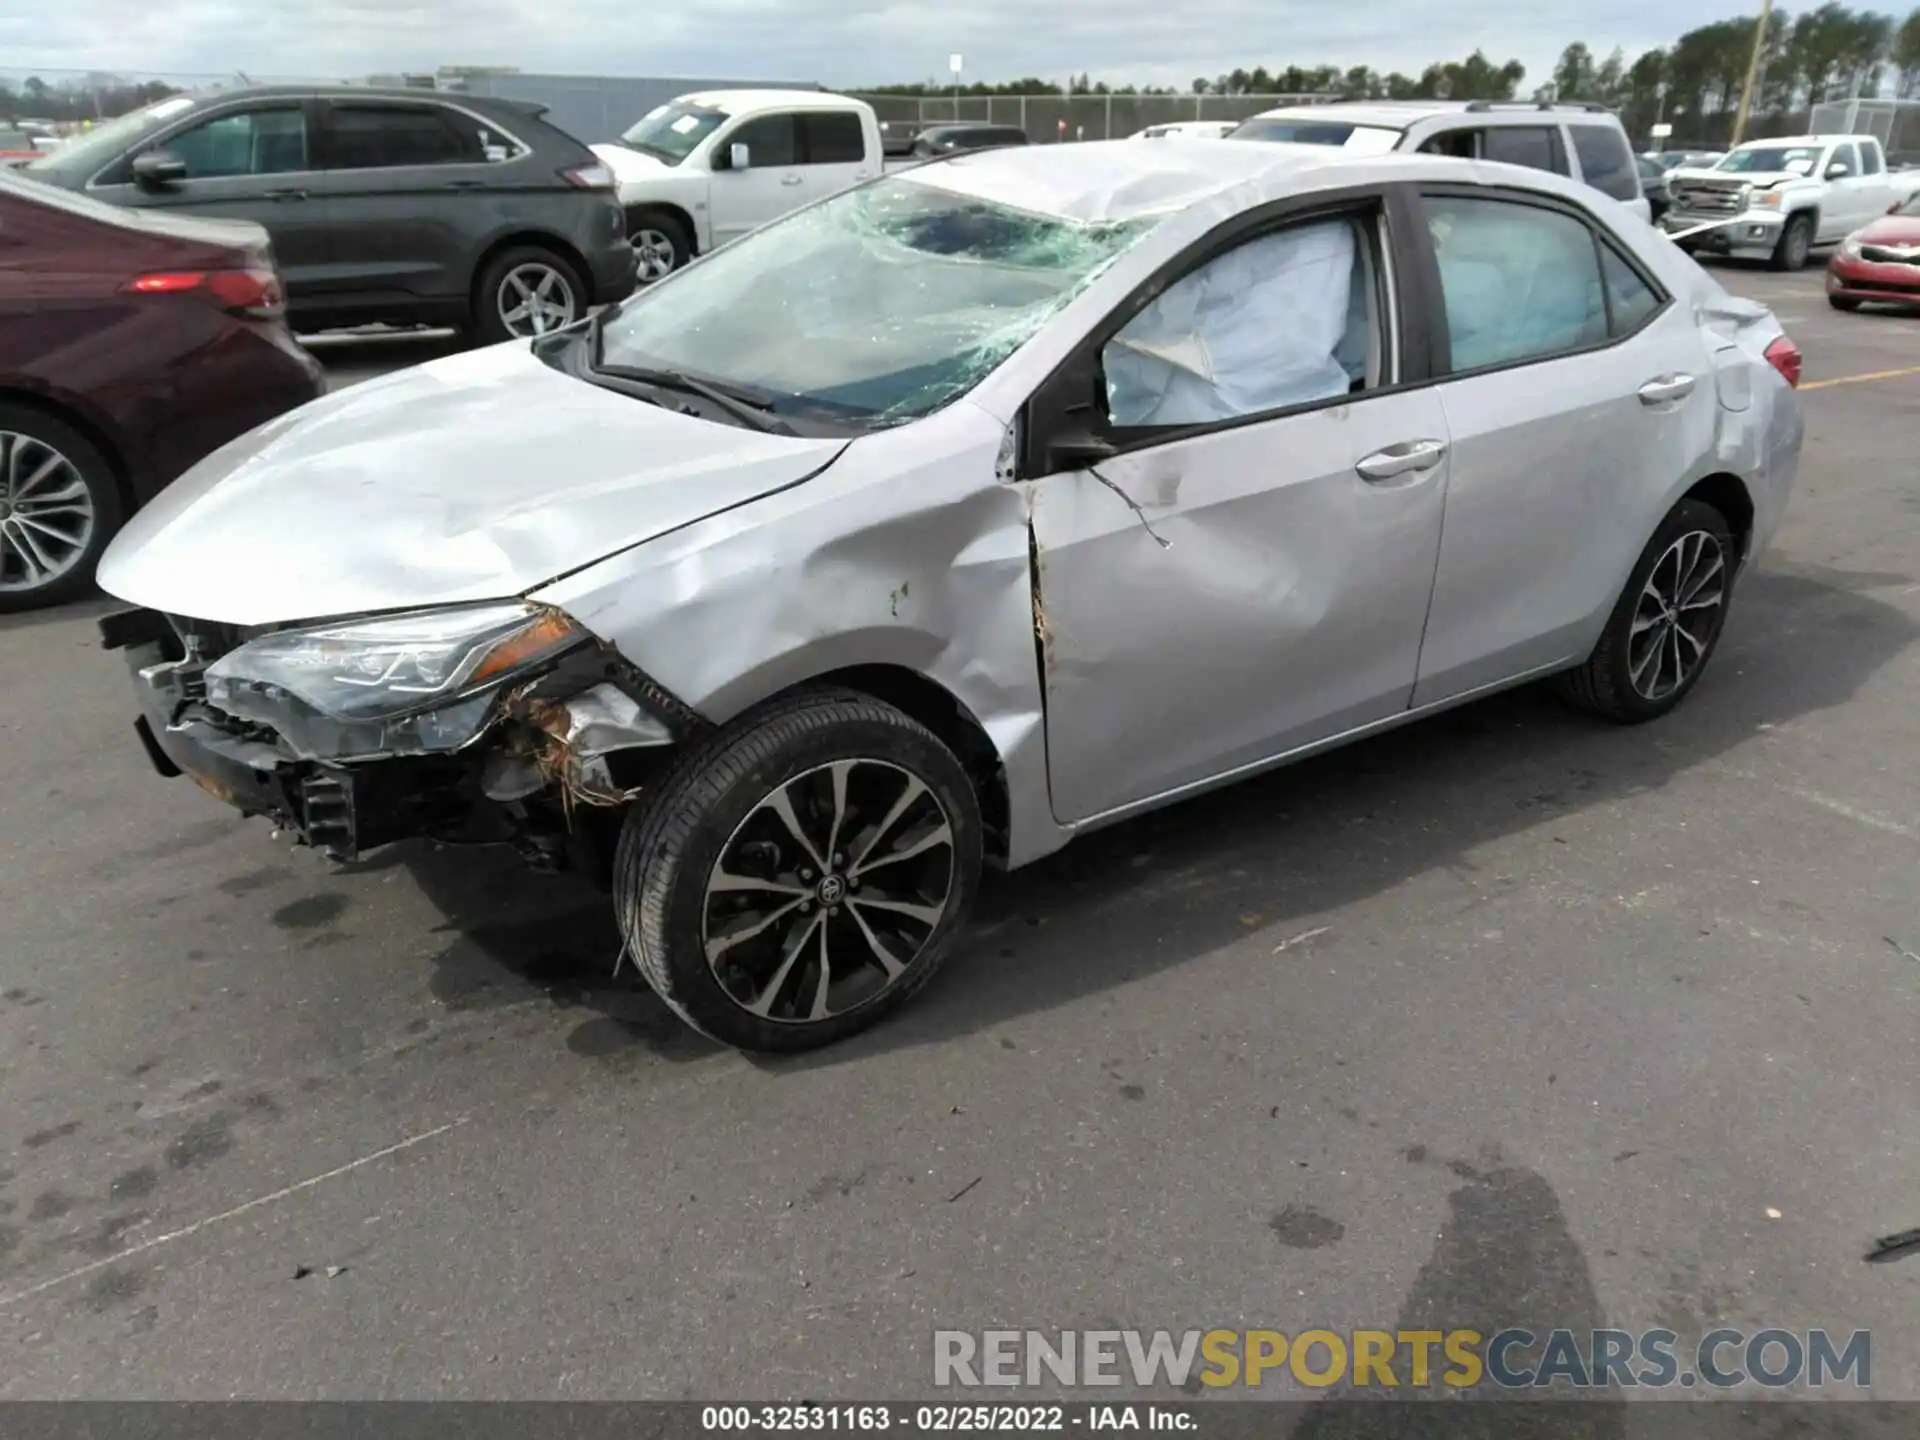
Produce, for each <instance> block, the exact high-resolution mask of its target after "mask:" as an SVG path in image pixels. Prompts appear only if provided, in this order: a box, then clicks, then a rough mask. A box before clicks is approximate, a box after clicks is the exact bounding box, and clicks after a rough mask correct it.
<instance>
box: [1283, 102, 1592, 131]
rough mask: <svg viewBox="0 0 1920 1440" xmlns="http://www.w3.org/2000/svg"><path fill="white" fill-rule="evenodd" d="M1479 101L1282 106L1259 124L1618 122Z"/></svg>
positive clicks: (1566, 110) (1581, 112)
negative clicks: (1451, 119) (1443, 119)
mask: <svg viewBox="0 0 1920 1440" xmlns="http://www.w3.org/2000/svg"><path fill="white" fill-rule="evenodd" d="M1481 103H1482V102H1480V101H1475V100H1332V101H1329V102H1327V103H1326V104H1324V105H1281V106H1277V107H1276V108H1274V109H1272V110H1262V111H1261V112H1260V113H1259V114H1258V115H1255V116H1252V117H1251V118H1252V119H1255V120H1322V119H1324V120H1331V121H1334V122H1336V123H1341V124H1348V125H1373V126H1377V127H1379V128H1381V129H1383V130H1404V129H1406V128H1407V127H1408V126H1409V125H1413V124H1416V123H1418V122H1419V121H1421V120H1431V119H1435V118H1437V117H1439V116H1442V115H1471V116H1473V118H1474V120H1475V122H1476V123H1477V122H1479V121H1483V120H1489V121H1495V122H1500V121H1511V122H1514V123H1523V122H1527V121H1531V122H1532V123H1534V124H1536V125H1537V124H1539V123H1540V118H1541V117H1542V116H1551V117H1553V118H1554V119H1557V120H1577V119H1580V118H1582V117H1587V118H1590V119H1593V120H1597V121H1606V120H1616V119H1618V117H1617V116H1615V115H1614V114H1613V113H1612V112H1611V111H1608V110H1589V109H1588V108H1587V107H1586V106H1584V105H1553V106H1543V105H1533V104H1528V103H1525V102H1522V101H1513V102H1505V101H1502V102H1497V103H1496V104H1495V106H1494V108H1491V109H1475V108H1474V107H1475V106H1476V105H1479V104H1481Z"/></svg>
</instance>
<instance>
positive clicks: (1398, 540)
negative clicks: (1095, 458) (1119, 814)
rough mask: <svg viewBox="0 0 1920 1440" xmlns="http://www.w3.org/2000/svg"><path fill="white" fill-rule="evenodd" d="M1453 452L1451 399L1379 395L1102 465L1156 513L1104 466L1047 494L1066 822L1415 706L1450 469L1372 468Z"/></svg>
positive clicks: (1056, 749)
mask: <svg viewBox="0 0 1920 1440" xmlns="http://www.w3.org/2000/svg"><path fill="white" fill-rule="evenodd" d="M1445 438H1446V428H1445V423H1444V419H1443V417H1442V415H1441V413H1440V407H1439V401H1438V400H1437V399H1436V398H1435V397H1434V395H1433V394H1432V392H1430V391H1418V392H1412V393H1406V394H1399V395H1376V396H1371V397H1368V398H1366V399H1362V400H1358V401H1355V402H1352V403H1349V404H1346V405H1340V406H1336V407H1334V408H1333V409H1331V410H1323V411H1316V412H1312V413H1309V414H1304V415H1297V416H1291V417H1288V418H1285V419H1278V420H1271V421H1267V422H1265V423H1261V424H1254V425H1245V426H1240V427H1237V428H1234V429H1230V430H1223V431H1218V432H1215V433H1213V434H1210V435H1205V436H1201V437H1197V438H1194V439H1189V440H1181V441H1173V442H1170V443H1168V444H1166V445H1162V446H1157V447H1155V448H1152V449H1149V450H1144V451H1139V452H1136V453H1134V454H1132V455H1129V456H1126V457H1123V458H1120V459H1115V460H1113V461H1109V462H1106V463H1104V464H1102V465H1101V467H1100V470H1101V473H1102V474H1103V475H1104V476H1106V477H1107V478H1108V479H1109V480H1110V481H1111V482H1112V483H1113V485H1114V486H1116V487H1118V488H1120V489H1122V490H1124V491H1125V492H1126V494H1127V495H1128V497H1130V498H1131V499H1132V500H1133V501H1134V502H1135V503H1136V504H1138V506H1139V507H1140V511H1139V513H1138V514H1136V513H1135V512H1134V511H1133V510H1132V509H1131V508H1129V506H1128V505H1127V504H1125V503H1123V501H1122V499H1121V497H1120V496H1117V495H1115V494H1114V493H1113V492H1112V490H1110V489H1108V488H1107V487H1106V486H1104V485H1102V484H1101V483H1100V482H1099V481H1098V480H1096V479H1095V478H1094V477H1093V476H1092V475H1090V474H1088V473H1086V472H1076V473H1071V474H1061V475H1052V476H1048V477H1047V478H1045V479H1043V480H1041V481H1039V482H1038V484H1037V486H1036V487H1035V489H1036V494H1035V503H1034V515H1033V530H1034V539H1035V543H1036V552H1037V555H1038V559H1037V561H1036V566H1037V578H1038V593H1039V603H1040V606H1041V612H1042V614H1043V616H1044V620H1045V649H1046V685H1047V727H1048V733H1049V738H1050V751H1051V755H1052V772H1051V773H1052V782H1053V806H1054V811H1055V814H1056V815H1057V817H1058V818H1059V819H1060V820H1061V821H1062V822H1064V823H1068V824H1073V823H1077V822H1082V821H1087V820H1092V819H1102V818H1106V817H1107V816H1108V815H1109V813H1110V812H1113V811H1116V810H1123V809H1125V808H1128V807H1130V806H1133V805H1135V804H1140V803H1143V802H1146V801H1148V800H1150V799H1152V798H1153V797H1155V796H1159V795H1164V794H1167V793H1168V792H1173V791H1178V790H1180V789H1182V788H1184V787H1186V786H1189V785H1199V784H1202V783H1204V782H1205V781H1207V780H1209V779H1210V778H1212V777H1215V776H1218V775H1221V774H1223V773H1225V772H1228V771H1232V770H1235V769H1238V768H1240V767H1243V766H1248V765H1254V764H1257V763H1259V762H1260V761H1261V760H1263V759H1266V758H1268V757H1270V756H1273V755H1276V754H1279V753H1282V752H1284V751H1287V750H1291V749H1294V748H1297V747H1298V746H1300V745H1304V744H1309V743H1311V742H1312V741H1314V740H1316V739H1320V738H1323V737H1325V736H1327V735H1331V734H1335V733H1338V732H1340V731H1342V730H1346V729H1351V728H1353V727H1355V726H1358V725H1364V724H1367V723H1369V722H1372V721H1376V720H1380V719H1383V718H1386V717H1388V716H1391V715H1393V714H1395V713H1397V712H1399V711H1401V710H1404V709H1405V708H1406V706H1407V703H1408V699H1409V697H1410V695H1411V693H1412V690H1413V683H1414V676H1415V674H1416V673H1417V669H1418V663H1419V655H1420V635H1421V628H1422V626H1423V625H1424V623H1425V621H1426V614H1427V603H1428V600H1429V598H1430V596H1431V594H1432V589H1433V573H1434V562H1435V559H1436V557H1437V555H1438V553H1439V546H1440V529H1441V524H1440V522H1441V511H1442V508H1443V506H1444V504H1445V499H1446V474H1447V467H1446V465H1445V463H1444V462H1442V463H1441V464H1439V465H1436V466H1434V467H1433V468H1431V469H1429V470H1425V471H1415V472H1412V473H1411V474H1410V475H1406V476H1402V477H1399V478H1398V479H1396V480H1395V481H1393V482H1391V483H1380V484H1375V483H1369V482H1368V481H1366V480H1363V479H1362V478H1361V477H1360V475H1359V474H1358V473H1357V472H1356V471H1355V470H1354V468H1353V467H1354V462H1355V461H1357V460H1360V459H1362V458H1364V457H1366V456H1367V455H1369V454H1371V453H1373V452H1374V451H1377V450H1381V449H1384V448H1386V447H1388V446H1390V445H1396V444H1404V443H1406V442H1410V441H1419V440H1439V441H1442V442H1444V440H1445ZM1143 521H1144V522H1145V523H1142V522H1143ZM1149 525H1150V526H1151V531H1149V529H1148V526H1149ZM1155 536H1158V537H1160V539H1163V540H1164V541H1165V542H1166V544H1165V546H1164V548H1163V547H1162V546H1161V545H1160V544H1159V543H1157V542H1156V539H1155Z"/></svg>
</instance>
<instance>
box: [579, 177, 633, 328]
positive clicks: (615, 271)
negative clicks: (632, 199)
mask: <svg viewBox="0 0 1920 1440" xmlns="http://www.w3.org/2000/svg"><path fill="white" fill-rule="evenodd" d="M588 242H589V243H587V244H586V245H584V246H582V247H581V253H583V254H584V255H585V256H586V257H587V264H588V266H589V267H590V268H591V269H592V271H593V274H592V275H591V276H589V277H588V281H589V284H591V286H592V287H593V303H594V304H595V305H611V304H613V303H614V301H616V300H624V299H626V298H627V296H629V295H631V294H632V293H633V287H634V286H635V284H636V283H638V279H639V275H640V252H639V251H637V250H635V249H634V248H633V244H632V242H631V241H630V240H628V239H627V214H626V211H624V210H622V209H621V208H620V203H619V202H618V201H617V200H613V199H611V198H609V199H608V201H607V204H606V208H605V210H604V211H603V212H602V213H601V214H600V216H599V217H598V219H597V220H596V224H595V228H594V232H593V234H592V235H591V236H590V237H588Z"/></svg>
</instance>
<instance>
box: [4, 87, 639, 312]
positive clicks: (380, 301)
mask: <svg viewBox="0 0 1920 1440" xmlns="http://www.w3.org/2000/svg"><path fill="white" fill-rule="evenodd" d="M542 113H543V111H542V108H541V107H539V106H531V105H522V104H518V103H515V102H511V101H501V100H491V99H479V98H475V97H471V96H466V95H453V94H445V93H439V92H434V91H420V90H373V89H360V88H339V89H316V88H281V87H274V88H260V89H247V90H229V91H222V92H219V93H215V94H209V95H203V96H189V95H176V96H172V97H170V98H168V99H165V100H161V101H159V102H157V103H155V104H153V105H149V106H147V107H146V108H145V109H143V110H137V111H135V112H134V113H132V114H130V115H125V116H122V117H120V118H119V119H117V120H114V121H111V122H109V123H108V124H106V125H103V126H100V127H99V128H98V129H95V130H93V131H91V132H89V133H88V134H86V135H83V136H79V137H77V138H75V139H73V140H71V141H69V142H68V143H67V144H66V145H64V146H62V147H61V148H60V149H59V150H56V151H54V152H52V153H50V154H48V155H47V156H45V157H44V158H43V159H40V160H36V161H32V162H30V163H29V164H27V165H26V166H25V167H23V170H22V172H21V173H24V174H26V175H28V176H31V177H33V178H35V179H38V180H43V181H47V182H49V183H52V184H55V185H60V186H64V187H66V188H67V189H71V190H80V191H84V192H85V193H87V194H89V195H92V196H95V197H97V198H99V199H102V200H108V201H112V202H114V203H116V204H120V205H130V206H138V207H141V208H161V209H175V210H183V211H189V212H192V213H195V214H201V215H222V216H229V217H233V218H236V219H243V220H253V221H257V222H258V223H259V224H261V225H264V226H265V227H266V228H267V231H268V233H269V234H270V235H271V236H272V237H273V250H274V257H275V259H276V260H277V262H278V263H279V266H280V272H281V274H282V276H283V277H284V279H285V282H286V287H287V300H288V307H289V311H290V319H291V321H292V323H293V325H294V327H295V328H296V329H300V330H321V329H329V328H333V327H336V326H342V325H361V324H367V323H371V322H375V321H384V322H388V323H393V324H428V325H459V326H464V327H466V328H467V329H468V330H470V332H471V333H472V334H473V336H474V337H475V338H476V339H479V340H483V341H497V340H504V339H508V338H510V337H513V336H520V335H538V334H543V333H545V332H547V331H549V330H554V329H557V328H559V327H560V326H562V325H565V324H568V323H570V322H572V321H574V320H577V319H579V318H580V317H581V316H582V315H584V314H586V313H587V309H588V307H589V306H591V305H595V304H602V303H605V302H608V301H612V300H618V299H621V298H623V297H624V296H626V295H627V294H628V293H630V292H631V291H632V289H633V284H634V271H635V259H634V251H633V247H632V246H631V245H629V244H628V242H627V235H626V224H625V220H624V217H623V216H622V215H621V213H620V206H619V203H618V201H617V200H616V199H615V198H614V180H613V174H612V172H611V171H609V170H608V169H607V167H606V166H605V165H603V164H602V163H601V162H600V161H599V160H597V159H596V158H595V157H594V155H593V152H592V151H590V150H588V149H587V147H586V146H585V145H582V144H581V143H580V142H578V141H577V140H574V139H573V138H572V137H571V136H568V135H566V134H563V133H562V132H561V131H559V130H556V129H555V128H554V127H553V126H551V125H549V124H547V123H546V122H545V121H543V120H542V119H541V118H540V116H541V114H542Z"/></svg>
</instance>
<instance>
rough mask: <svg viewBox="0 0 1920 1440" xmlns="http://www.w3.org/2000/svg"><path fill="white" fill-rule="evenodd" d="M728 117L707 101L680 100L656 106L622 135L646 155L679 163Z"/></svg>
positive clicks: (629, 145) (623, 138)
mask: <svg viewBox="0 0 1920 1440" xmlns="http://www.w3.org/2000/svg"><path fill="white" fill-rule="evenodd" d="M726 118H727V112H726V111H724V110H715V109H713V108H712V107H710V106H706V105H682V104H681V103H680V102H679V101H677V100H676V101H673V102H671V103H669V104H666V105H656V106H654V107H653V109H651V110H649V111H648V112H647V113H646V114H645V115H643V116H641V117H640V120H639V121H638V123H636V124H634V125H631V126H629V127H628V128H627V130H626V131H625V132H624V133H623V134H622V135H621V136H620V143H621V144H622V145H624V146H626V147H627V148H628V149H629V150H638V151H639V152H640V153H641V154H642V155H651V156H653V158H654V159H656V160H662V161H665V162H666V163H667V164H669V165H678V164H679V163H680V162H681V161H682V160H684V159H686V158H687V156H689V155H691V154H692V153H693V148H694V146H696V145H698V144H699V143H700V142H701V141H702V140H704V139H706V138H707V136H709V135H711V134H712V133H713V132H714V130H715V129H716V128H717V127H718V126H719V124H720V122H721V121H723V120H725V119H726Z"/></svg>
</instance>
